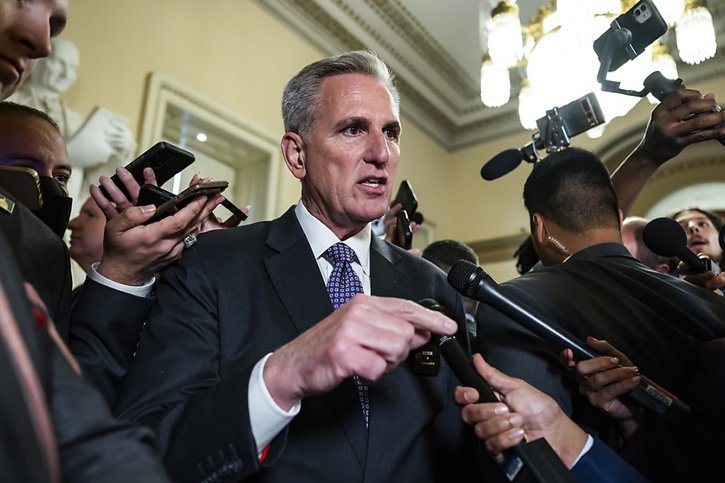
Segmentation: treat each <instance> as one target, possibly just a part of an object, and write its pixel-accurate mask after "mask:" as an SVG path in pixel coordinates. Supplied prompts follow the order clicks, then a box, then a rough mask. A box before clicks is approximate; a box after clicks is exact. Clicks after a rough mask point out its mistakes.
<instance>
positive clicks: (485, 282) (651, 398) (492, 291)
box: [448, 260, 690, 421]
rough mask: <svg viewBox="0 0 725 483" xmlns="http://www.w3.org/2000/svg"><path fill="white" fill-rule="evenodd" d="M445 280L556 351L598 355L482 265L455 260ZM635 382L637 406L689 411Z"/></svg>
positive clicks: (644, 381) (675, 414) (668, 413)
mask: <svg viewBox="0 0 725 483" xmlns="http://www.w3.org/2000/svg"><path fill="white" fill-rule="evenodd" d="M448 282H449V283H450V284H451V285H452V286H453V287H454V288H455V289H456V290H457V291H458V292H460V293H461V294H462V295H465V296H466V297H470V298H472V299H474V300H478V301H479V302H482V303H484V304H488V305H490V306H491V307H493V308H494V309H496V310H498V311H499V312H501V313H502V314H504V315H506V316H507V317H509V318H510V319H512V320H513V321H514V322H516V323H518V324H520V325H522V326H524V327H525V328H526V329H528V330H529V331H530V332H532V333H533V334H535V335H537V336H538V337H540V338H541V339H542V340H543V341H544V342H546V343H547V344H549V346H551V347H552V348H553V349H554V350H556V351H557V352H561V351H562V350H564V349H571V350H572V351H573V352H574V358H575V359H577V360H582V359H592V358H595V357H599V356H600V355H601V354H598V353H597V352H596V351H594V350H593V349H591V348H590V347H588V346H586V345H584V344H583V343H582V342H581V341H580V340H578V339H577V338H576V337H575V336H574V335H572V334H570V333H569V332H567V331H566V330H564V329H563V328H561V327H552V326H551V325H550V324H548V323H546V322H544V321H543V320H541V319H540V318H538V317H537V316H535V315H534V314H532V313H531V312H529V311H528V310H526V309H525V308H524V307H522V306H520V305H518V304H516V303H515V302H514V301H512V300H510V299H509V298H507V297H506V296H505V295H504V294H503V293H502V292H501V289H500V288H499V286H498V284H497V283H496V282H495V281H494V280H493V279H492V278H491V277H490V276H489V275H488V274H487V273H486V272H484V271H483V269H482V268H481V267H479V266H477V265H475V264H473V263H471V262H469V261H467V260H459V261H457V262H456V263H454V264H453V266H452V267H451V269H450V271H449V272H448ZM640 378H641V379H640V383H639V386H637V387H635V388H634V389H633V390H632V391H630V392H629V393H628V394H629V396H630V397H631V398H632V399H634V400H635V401H637V402H638V403H639V404H640V405H641V406H643V407H645V408H647V409H650V410H652V411H654V412H655V413H657V414H659V415H661V416H663V417H664V418H666V419H668V420H672V421H676V420H679V419H680V418H682V417H684V416H685V415H687V414H689V412H690V407H689V406H688V405H687V404H686V403H685V402H683V401H681V400H680V399H678V398H677V397H676V396H674V395H673V394H670V393H669V392H667V391H666V390H665V389H663V388H661V387H660V386H658V385H657V384H655V383H654V382H652V381H651V380H649V379H648V378H646V377H644V376H643V375H641V374H640Z"/></svg>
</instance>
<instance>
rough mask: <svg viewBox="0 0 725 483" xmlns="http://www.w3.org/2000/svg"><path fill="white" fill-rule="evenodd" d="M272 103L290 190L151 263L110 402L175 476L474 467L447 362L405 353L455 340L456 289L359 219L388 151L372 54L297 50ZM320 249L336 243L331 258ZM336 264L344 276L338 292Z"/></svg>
mask: <svg viewBox="0 0 725 483" xmlns="http://www.w3.org/2000/svg"><path fill="white" fill-rule="evenodd" d="M283 114H284V120H285V130H286V133H285V135H284V137H283V139H282V153H283V155H284V158H285V162H286V164H287V167H288V169H289V170H290V172H291V173H292V174H293V175H294V176H295V177H296V178H298V179H300V180H301V183H302V198H301V201H300V202H299V203H298V204H297V205H296V206H295V207H293V208H291V209H290V210H288V211H287V212H286V213H285V214H284V215H282V216H281V217H280V218H278V219H276V220H273V221H271V222H262V223H256V224H253V225H250V226H246V227H241V228H235V229H230V230H224V231H221V232H212V233H210V234H205V235H203V236H201V237H199V242H198V243H197V244H196V245H195V246H194V247H192V248H191V249H188V250H186V252H185V254H184V257H183V258H182V260H181V262H180V263H178V264H176V265H174V266H171V267H169V268H168V269H167V270H166V271H165V272H164V273H163V275H162V278H161V283H160V284H158V286H157V295H156V304H155V306H154V308H152V311H151V314H150V318H149V320H148V322H147V323H146V325H145V328H144V332H143V334H142V337H141V340H140V343H139V347H138V351H137V354H136V357H135V359H134V360H133V363H132V365H131V367H130V369H129V372H128V375H127V378H126V381H125V387H124V391H123V393H122V395H121V399H120V401H119V404H118V406H117V410H118V411H117V413H118V414H119V415H120V416H122V417H124V418H131V419H132V420H136V421H140V422H143V423H146V424H149V425H151V426H152V427H153V428H155V430H156V432H157V434H158V435H159V438H160V440H161V444H162V446H163V449H164V451H165V453H166V464H167V467H168V468H169V471H170V472H171V473H172V476H174V477H175V478H177V479H179V480H180V481H221V480H225V481H226V480H229V481H239V480H240V479H242V478H249V480H250V481H280V482H282V481H315V482H318V481H378V482H389V481H416V482H425V481H466V480H468V479H476V474H475V472H474V471H473V468H472V463H473V457H472V449H473V446H472V441H471V436H472V435H471V433H470V431H465V430H466V428H465V427H464V425H463V423H462V421H461V420H460V417H459V414H458V413H459V410H458V408H457V407H456V406H455V403H454V402H453V398H452V394H453V392H452V391H453V388H454V387H455V385H456V380H455V378H454V377H453V375H452V373H451V372H450V371H449V369H448V368H447V367H446V365H445V363H444V362H443V361H442V360H441V361H438V362H437V363H436V366H435V367H436V369H435V371H434V374H431V375H423V374H422V373H423V372H425V370H424V368H427V367H430V366H427V365H425V364H417V365H416V364H415V363H414V361H415V357H414V354H411V357H410V358H409V359H408V355H409V353H410V352H411V351H413V352H415V351H416V349H418V348H420V347H421V346H422V345H423V344H424V343H425V341H426V340H427V339H428V337H429V336H430V333H432V332H433V333H447V334H454V333H458V334H459V335H460V336H461V338H462V342H463V343H464V344H466V341H467V338H466V331H465V323H464V316H463V306H462V301H461V297H460V296H459V295H458V294H457V293H455V291H453V290H452V289H451V288H450V286H449V285H448V283H447V282H446V280H445V277H444V275H443V273H442V272H441V271H439V270H438V269H437V268H435V267H434V266H433V265H432V264H429V263H428V262H426V261H424V260H422V259H420V258H419V257H415V256H414V255H411V254H409V253H408V252H406V251H404V250H402V249H399V248H397V247H394V246H392V245H390V244H388V243H386V242H383V241H381V240H379V239H377V238H376V237H373V236H372V235H371V229H370V222H371V221H372V220H375V219H377V218H379V217H380V216H381V215H382V214H383V213H384V211H385V209H386V207H387V205H388V203H389V200H390V195H391V190H392V187H393V186H394V184H393V177H394V175H395V171H396V167H397V162H398V157H399V137H400V122H399V110H398V96H397V91H396V90H395V88H394V87H393V85H392V81H391V76H390V74H389V72H388V70H387V67H386V66H385V65H384V64H383V63H382V61H381V60H380V59H378V58H377V57H375V56H374V55H372V54H370V53H367V52H350V53H346V54H342V55H340V56H337V57H332V58H328V59H323V60H321V61H319V62H316V63H313V64H311V65H309V66H307V67H305V68H304V69H303V70H302V71H301V72H300V73H299V74H298V75H297V76H295V77H294V78H293V79H292V80H291V81H290V82H289V83H288V85H287V87H286V88H285V93H284V99H283ZM341 243H342V244H343V245H344V246H341V245H340V244H341ZM333 247H334V248H333ZM331 248H332V249H333V250H341V251H346V252H348V253H349V254H352V253H354V256H352V255H350V256H351V258H352V260H351V261H350V262H346V263H345V264H343V265H337V264H333V263H331V262H330V261H328V259H327V258H326V257H327V256H328V254H329V253H331V252H330V249H331ZM340 266H342V267H344V268H342V270H344V271H347V272H346V273H348V276H349V279H347V280H348V281H350V283H353V281H356V283H357V284H359V287H358V289H357V290H355V291H353V293H354V292H357V295H355V296H354V297H353V298H352V300H350V301H349V302H347V303H342V302H341V301H339V300H337V297H336V296H335V295H334V294H335V293H337V292H336V289H335V288H334V285H335V284H334V283H332V281H333V280H334V277H336V275H335V273H336V270H339V267H340ZM350 271H352V272H354V275H353V274H352V273H351V272H350ZM326 285H327V287H326ZM328 290H329V293H328ZM359 292H364V293H362V294H361V293H359ZM331 297H332V298H331ZM423 298H435V299H437V300H438V301H440V303H441V304H443V305H444V306H446V307H447V308H448V310H449V313H450V314H452V315H453V316H454V317H455V318H456V320H457V321H458V322H459V324H460V328H461V330H460V331H459V330H458V326H457V325H456V323H453V322H452V321H451V320H450V319H447V318H446V317H444V316H442V315H441V314H437V313H434V312H432V311H429V310H427V309H424V308H423V307H422V306H420V305H418V304H417V303H415V301H418V300H421V299H423ZM404 299H407V300H404ZM341 303H342V306H341V307H340V308H338V309H337V310H334V311H333V307H336V306H338V305H340V304H341ZM333 304H334V305H333ZM406 359H408V360H407V361H406ZM435 373H437V374H435ZM358 392H360V396H358ZM361 400H362V401H361ZM361 403H362V404H361Z"/></svg>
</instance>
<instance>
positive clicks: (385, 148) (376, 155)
mask: <svg viewBox="0 0 725 483" xmlns="http://www.w3.org/2000/svg"><path fill="white" fill-rule="evenodd" d="M368 142H369V144H368V147H367V152H366V154H365V161H367V162H369V163H375V164H379V165H385V164H387V163H388V161H390V146H389V145H388V138H387V136H386V135H385V133H382V132H380V133H374V134H372V135H371V136H370V138H369V141H368Z"/></svg>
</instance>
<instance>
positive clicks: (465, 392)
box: [455, 354, 648, 483]
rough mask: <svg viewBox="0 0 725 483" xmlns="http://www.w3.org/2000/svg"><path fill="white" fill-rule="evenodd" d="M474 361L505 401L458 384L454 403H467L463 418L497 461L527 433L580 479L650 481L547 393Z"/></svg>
mask: <svg viewBox="0 0 725 483" xmlns="http://www.w3.org/2000/svg"><path fill="white" fill-rule="evenodd" d="M473 363H474V366H475V367H476V370H477V371H478V373H479V374H481V376H482V377H483V378H484V379H485V380H486V381H487V382H488V383H489V384H490V385H491V387H492V388H493V389H494V390H495V391H496V392H497V393H499V394H500V397H501V400H502V402H501V403H481V404H479V403H475V402H474V401H477V400H478V393H477V391H476V390H475V389H473V388H470V387H460V386H459V387H457V388H456V392H455V398H456V402H458V403H459V404H462V405H464V408H463V410H462V412H461V416H462V417H463V420H464V421H465V422H466V423H468V424H470V425H472V426H474V431H475V433H476V436H477V437H478V438H480V439H483V440H484V441H485V446H486V449H487V450H488V452H489V453H490V454H491V455H492V456H493V457H494V458H495V459H497V460H498V461H499V462H501V461H502V460H503V458H502V452H503V451H505V450H507V449H509V448H512V447H513V446H515V445H517V444H519V443H521V442H523V441H524V438H525V439H527V440H529V441H533V440H536V439H538V438H542V437H543V438H545V439H546V441H547V442H548V443H549V445H550V446H551V447H552V449H553V450H554V452H556V454H557V455H558V456H559V458H561V460H562V461H563V462H564V464H566V465H567V467H569V468H571V470H572V472H573V473H574V474H575V475H576V476H577V477H578V478H579V479H580V480H581V481H587V482H590V483H604V482H611V483H614V482H622V481H627V482H632V483H635V482H636V483H639V482H646V481H648V480H647V479H646V478H644V477H643V476H642V475H641V474H639V472H637V470H635V469H634V468H632V467H631V466H630V465H629V464H628V463H627V462H625V461H624V460H623V459H622V458H621V457H619V456H618V455H617V454H616V453H614V451H612V450H611V449H610V448H608V447H607V446H606V445H605V444H604V443H603V442H601V441H599V440H597V439H596V438H594V439H592V440H590V439H589V437H588V436H587V434H586V433H585V432H584V431H583V430H582V429H581V428H580V427H579V426H578V425H577V424H576V423H574V422H573V421H572V420H571V419H569V417H568V416H566V415H565V414H564V412H563V411H562V410H561V408H559V406H558V405H557V404H556V402H555V401H554V400H553V399H551V398H550V397H549V396H547V395H546V394H544V393H543V392H541V391H539V390H538V389H536V388H534V387H533V386H531V385H530V384H528V383H526V382H525V381H523V380H521V379H516V378H513V377H509V376H507V375H506V374H504V373H502V372H500V371H498V370H496V369H495V368H493V367H491V366H490V365H488V364H487V363H486V362H485V361H484V360H483V358H482V357H481V356H480V354H476V355H474V356H473ZM589 441H591V444H589Z"/></svg>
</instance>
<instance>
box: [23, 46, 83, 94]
mask: <svg viewBox="0 0 725 483" xmlns="http://www.w3.org/2000/svg"><path fill="white" fill-rule="evenodd" d="M52 47H53V50H52V52H51V53H50V56H49V57H48V58H46V59H43V60H41V61H39V62H38V65H37V67H36V68H35V71H34V72H33V75H32V76H31V82H32V83H33V85H35V86H38V87H40V88H42V89H45V90H48V91H52V92H57V93H61V92H65V91H67V90H68V89H70V87H71V86H72V85H73V84H74V83H75V81H76V72H77V70H78V65H79V63H80V54H79V53H78V48H77V47H76V46H75V44H74V43H73V42H71V41H70V40H67V39H61V38H54V39H53V40H52Z"/></svg>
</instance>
